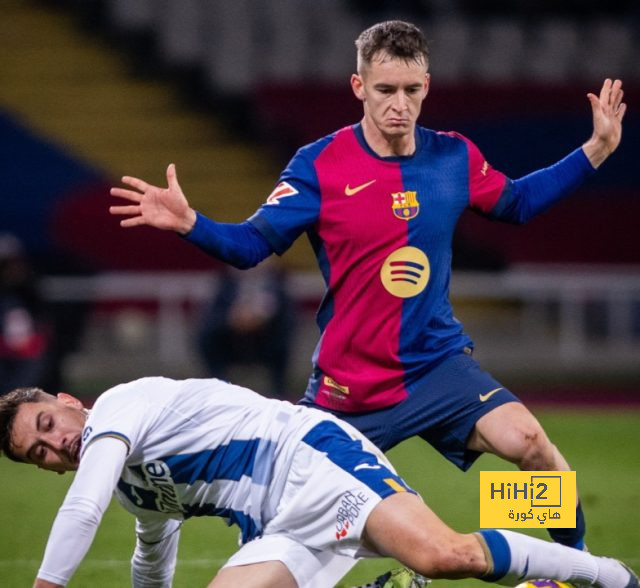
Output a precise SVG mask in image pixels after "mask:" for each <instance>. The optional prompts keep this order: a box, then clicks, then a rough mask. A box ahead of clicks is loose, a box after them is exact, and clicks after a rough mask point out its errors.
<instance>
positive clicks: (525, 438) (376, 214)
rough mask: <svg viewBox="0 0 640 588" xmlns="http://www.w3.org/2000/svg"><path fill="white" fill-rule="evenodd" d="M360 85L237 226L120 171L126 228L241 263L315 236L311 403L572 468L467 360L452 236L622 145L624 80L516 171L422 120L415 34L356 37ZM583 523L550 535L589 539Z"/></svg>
mask: <svg viewBox="0 0 640 588" xmlns="http://www.w3.org/2000/svg"><path fill="white" fill-rule="evenodd" d="M356 46H357V58H358V60H357V73H355V74H353V75H352V77H351V87H352V89H353V92H354V94H355V96H356V98H357V99H358V100H360V101H361V102H362V105H363V108H364V116H363V118H362V120H361V122H359V123H357V124H354V125H352V126H349V127H346V128H343V129H340V130H338V131H336V132H335V133H333V134H331V135H329V136H327V137H324V138H322V139H320V140H318V141H316V142H315V143H312V144H310V145H307V146H305V147H303V148H301V149H300V150H299V151H298V152H297V153H296V155H295V156H294V157H293V159H292V160H291V161H290V163H289V165H288V166H287V168H286V169H285V170H284V171H283V173H282V175H281V177H280V181H279V182H278V184H277V186H276V187H275V189H274V191H273V192H272V194H271V195H270V196H269V197H268V198H267V200H266V202H265V204H264V205H263V206H262V207H261V208H260V209H259V210H258V211H257V212H256V213H255V214H254V215H253V216H252V217H251V218H250V219H248V220H247V221H245V222H244V223H241V224H223V223H217V222H214V221H212V220H210V219H208V218H206V217H204V216H202V215H201V214H199V213H197V212H195V211H194V210H193V209H192V208H190V207H189V204H188V202H187V200H186V198H185V196H184V194H183V192H182V190H181V188H180V186H179V184H178V180H177V176H176V170H175V167H174V166H173V165H170V166H169V168H168V169H167V181H168V188H159V187H156V186H152V185H150V184H148V183H146V182H144V181H142V180H140V179H137V178H132V177H124V178H123V183H124V184H125V185H126V186H127V188H112V190H111V193H112V194H113V195H114V196H118V197H121V198H124V199H126V200H129V203H128V204H127V205H122V206H113V207H111V209H110V211H111V213H112V214H117V215H129V216H130V218H127V219H125V220H122V221H121V225H122V226H123V227H134V226H138V225H151V226H154V227H157V228H161V229H169V230H173V231H176V232H178V233H180V234H181V235H183V236H185V237H186V239H188V240H189V241H191V242H192V243H194V244H196V245H197V246H199V247H201V248H202V249H204V250H205V251H207V252H209V253H210V254H211V255H214V256H215V257H217V258H219V259H221V260H223V261H226V262H228V263H230V264H233V265H235V266H237V267H240V268H248V267H251V266H253V265H255V264H257V263H259V262H260V261H261V260H262V259H264V258H265V257H267V256H269V255H270V254H272V253H277V254H278V255H281V254H283V253H284V252H285V251H286V250H287V249H288V247H289V246H290V245H291V244H292V243H293V242H294V241H295V240H296V239H297V238H298V237H299V236H300V235H301V234H302V233H304V232H306V233H307V235H308V237H309V239H310V241H311V244H312V246H313V249H314V251H315V254H316V256H317V260H318V264H319V266H320V270H321V271H322V274H323V277H324V279H325V282H326V286H327V292H326V295H325V297H324V299H323V301H322V304H321V306H320V309H319V311H318V324H319V326H320V330H321V332H322V336H321V338H320V341H319V343H318V346H317V348H316V350H315V353H314V355H313V372H312V375H311V377H310V380H309V385H308V388H307V391H306V394H305V397H304V399H303V400H302V403H303V404H306V405H308V406H315V407H319V408H322V409H324V410H328V411H331V412H332V413H334V414H336V415H338V416H340V417H341V418H342V419H344V420H346V421H347V422H349V423H351V424H352V425H354V426H355V427H356V428H358V429H359V430H360V431H362V432H363V433H364V434H365V435H366V436H367V437H369V439H371V440H372V441H373V442H374V443H376V444H377V445H378V446H379V447H380V448H382V449H383V450H384V451H386V450H388V449H390V448H391V447H393V446H395V445H396V444H398V443H400V442H401V441H403V440H404V439H407V438H409V437H412V436H415V435H418V436H420V437H421V438H423V439H424V440H426V441H427V442H429V443H430V444H431V445H433V446H434V447H435V448H436V449H437V450H438V451H439V452H440V453H442V454H443V455H444V456H445V457H446V458H447V459H449V460H450V461H452V462H453V463H454V464H456V465H457V466H458V467H459V468H461V469H463V470H467V469H468V468H469V467H470V466H471V465H472V463H473V462H474V461H475V460H476V459H477V457H478V456H479V455H480V454H481V453H482V452H490V453H494V454H496V455H498V456H500V457H502V458H504V459H506V460H508V461H510V462H512V463H515V464H516V465H517V466H518V467H519V468H520V469H522V470H554V471H561V470H569V469H570V468H569V465H568V463H567V461H566V460H565V458H564V457H563V456H562V455H561V453H560V452H559V451H558V449H557V448H556V447H555V446H554V445H553V444H552V443H551V441H550V440H549V438H548V437H547V435H546V434H545V432H544V430H543V429H542V427H541V425H540V424H539V423H538V421H537V420H536V418H535V417H534V416H533V415H532V414H531V412H530V411H529V410H527V408H525V406H524V405H523V404H522V403H521V402H520V401H519V400H518V398H517V397H516V396H514V395H513V394H512V393H511V392H510V391H509V390H507V389H506V388H505V387H504V386H503V385H502V384H501V383H500V382H498V381H497V380H495V379H494V378H493V377H492V376H491V375H489V374H488V373H486V372H484V371H482V370H481V369H480V367H479V366H478V364H477V363H476V362H475V360H474V359H473V358H472V351H473V343H472V341H471V339H470V338H469V337H468V335H467V334H466V333H464V331H463V328H462V325H461V324H460V323H459V322H458V321H457V320H456V319H455V318H454V316H453V311H452V308H451V304H450V302H449V299H448V293H449V292H448V291H449V278H450V273H451V242H452V238H453V233H454V229H455V227H456V224H457V222H458V219H459V217H460V215H461V214H462V212H463V211H464V210H465V209H467V208H470V209H472V210H474V211H475V212H477V213H479V214H481V215H484V216H487V217H489V218H492V219H495V220H500V221H504V222H509V223H524V222H526V221H527V220H529V219H530V218H531V217H533V216H534V215H536V214H538V213H540V212H542V211H544V210H546V209H547V208H548V207H550V206H551V205H552V204H553V203H554V202H556V201H558V200H560V199H561V198H563V197H565V196H566V195H568V194H570V193H571V192H572V191H573V190H574V189H575V188H576V187H578V186H579V185H580V184H581V183H582V182H584V181H585V180H586V179H587V178H588V177H589V176H591V175H592V174H593V173H594V171H595V169H596V168H597V167H598V166H600V165H601V164H602V163H603V162H604V161H605V159H607V157H608V156H609V155H610V154H611V153H612V152H613V151H614V150H615V149H616V148H617V147H618V144H619V143H620V138H621V132H622V119H623V116H624V113H625V110H626V105H625V104H624V103H623V102H622V98H623V92H622V83H621V82H620V81H619V80H615V81H611V80H609V79H607V80H605V82H604V84H603V86H602V89H601V91H600V94H599V96H596V95H594V94H588V99H589V102H590V104H591V109H592V113H593V133H592V136H591V138H590V139H589V140H588V141H586V142H585V143H584V144H583V145H582V146H581V147H580V148H578V149H576V150H575V151H574V152H572V153H570V154H569V155H568V156H567V157H565V158H564V159H562V160H561V161H559V162H557V163H556V164H554V165H552V166H550V167H548V168H545V169H541V170H538V171H536V172H534V173H531V174H529V175H527V176H525V177H522V178H519V179H516V180H513V179H510V178H508V177H506V176H505V175H504V174H502V173H500V172H499V171H496V170H495V169H493V168H492V167H491V165H490V164H489V163H488V162H487V161H486V160H485V158H484V157H483V155H482V154H481V152H480V151H479V150H478V148H477V147H476V146H475V145H474V144H473V143H472V142H471V141H470V140H469V139H467V138H465V137H463V136H461V135H459V134H457V133H451V132H447V133H444V132H436V131H432V130H429V129H426V128H423V127H419V126H417V124H416V121H417V119H418V115H419V114H420V110H421V107H422V103H423V101H424V99H425V98H426V97H427V94H428V91H429V84H430V74H429V73H428V66H429V54H428V48H427V44H426V41H425V38H424V35H423V34H422V32H421V31H420V30H419V29H418V28H416V27H415V26H414V25H412V24H410V23H406V22H402V21H389V22H383V23H380V24H376V25H375V26H373V27H371V28H369V29H367V30H365V31H364V32H363V33H362V34H361V35H360V36H359V37H358V39H357V41H356ZM576 520H577V525H576V528H575V529H552V530H550V533H551V535H552V537H553V539H554V540H555V541H558V542H560V543H563V544H565V545H569V546H573V547H576V548H583V547H584V533H585V523H584V516H583V513H582V508H581V507H580V504H579V503H578V505H577V515H576Z"/></svg>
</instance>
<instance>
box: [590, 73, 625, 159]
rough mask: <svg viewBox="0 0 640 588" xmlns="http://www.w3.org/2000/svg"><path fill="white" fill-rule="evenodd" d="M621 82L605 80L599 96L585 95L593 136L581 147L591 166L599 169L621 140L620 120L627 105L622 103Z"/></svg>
mask: <svg viewBox="0 0 640 588" xmlns="http://www.w3.org/2000/svg"><path fill="white" fill-rule="evenodd" d="M623 96H624V92H623V91H622V81H621V80H613V81H612V80H610V79H608V78H607V79H606V80H605V81H604V84H602V88H601V90H600V95H599V96H596V95H595V94H591V93H589V94H587V98H588V99H589V102H590V103H591V111H592V113H593V134H592V135H591V138H590V139H589V140H588V141H587V142H586V143H585V144H584V145H583V146H582V148H583V149H584V152H585V154H586V156H587V157H588V159H589V161H590V162H591V165H592V166H593V167H595V168H597V167H599V166H600V165H601V164H602V163H603V162H604V160H605V159H607V157H609V155H611V154H612V153H613V152H614V151H615V150H616V148H617V147H618V145H619V144H620V139H621V138H622V118H623V117H624V113H625V112H626V110H627V105H626V104H625V103H624V102H623V101H622V98H623Z"/></svg>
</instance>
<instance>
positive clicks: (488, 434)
mask: <svg viewBox="0 0 640 588" xmlns="http://www.w3.org/2000/svg"><path fill="white" fill-rule="evenodd" d="M467 447H468V448H469V449H471V450H473V451H478V452H487V453H493V454H495V455H498V456H499V457H502V458H503V459H506V460H507V461H510V462H512V463H514V464H516V465H517V466H518V467H519V468H520V469H521V470H525V471H569V470H570V469H571V468H570V467H569V464H568V463H567V460H566V459H565V458H564V457H563V456H562V454H561V453H560V452H559V451H558V448H557V447H556V446H555V445H554V444H553V443H551V441H550V440H549V437H548V436H547V434H546V433H545V431H544V429H543V428H542V425H541V424H540V423H539V422H538V420H537V419H536V418H535V416H533V414H532V413H531V412H530V411H529V410H528V409H527V408H526V407H525V406H524V405H523V404H521V403H519V402H510V403H508V404H502V405H500V406H497V407H496V408H494V409H493V410H491V411H490V412H488V413H486V414H485V415H483V416H482V417H480V418H479V419H478V421H477V422H476V425H475V427H474V429H473V432H472V433H471V435H470V437H469V441H468V443H467ZM549 534H550V535H551V537H552V538H553V540H554V541H557V542H559V543H562V544H563V545H569V546H570V547H576V548H578V549H582V548H583V547H584V534H585V522H584V514H583V512H582V507H581V505H580V502H579V501H578V504H577V506H576V527H575V529H549Z"/></svg>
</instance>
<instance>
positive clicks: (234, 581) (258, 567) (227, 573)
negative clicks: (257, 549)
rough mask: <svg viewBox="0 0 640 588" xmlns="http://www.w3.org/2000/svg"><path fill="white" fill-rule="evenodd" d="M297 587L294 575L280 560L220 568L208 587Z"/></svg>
mask: <svg viewBox="0 0 640 588" xmlns="http://www.w3.org/2000/svg"><path fill="white" fill-rule="evenodd" d="M238 586H242V588H270V587H272V586H278V588H297V586H298V584H297V583H296V581H295V579H294V577H293V576H292V575H291V572H290V571H289V569H288V568H287V566H285V565H284V564H283V563H282V562H279V561H265V562H260V563H255V564H249V565H243V566H230V567H225V568H222V569H221V570H220V571H219V572H218V574H217V575H216V577H215V578H214V579H213V580H212V581H211V583H210V584H209V588H238Z"/></svg>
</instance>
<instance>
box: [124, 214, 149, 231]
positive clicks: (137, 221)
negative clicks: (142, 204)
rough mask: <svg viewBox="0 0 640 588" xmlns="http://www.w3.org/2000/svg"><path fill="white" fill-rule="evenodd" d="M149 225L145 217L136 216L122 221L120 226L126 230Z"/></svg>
mask: <svg viewBox="0 0 640 588" xmlns="http://www.w3.org/2000/svg"><path fill="white" fill-rule="evenodd" d="M145 224H147V223H146V222H145V220H144V218H143V217H141V216H134V217H132V218H125V219H123V220H121V221H120V226H121V227H124V228H125V229H126V228H129V227H139V226H140V225H145Z"/></svg>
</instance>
